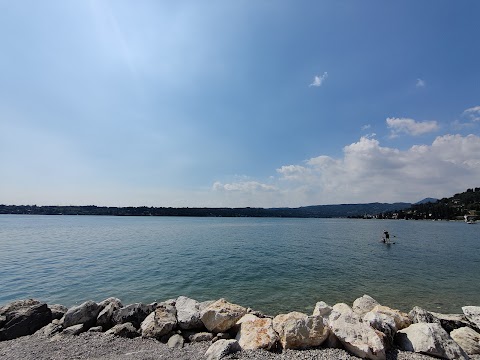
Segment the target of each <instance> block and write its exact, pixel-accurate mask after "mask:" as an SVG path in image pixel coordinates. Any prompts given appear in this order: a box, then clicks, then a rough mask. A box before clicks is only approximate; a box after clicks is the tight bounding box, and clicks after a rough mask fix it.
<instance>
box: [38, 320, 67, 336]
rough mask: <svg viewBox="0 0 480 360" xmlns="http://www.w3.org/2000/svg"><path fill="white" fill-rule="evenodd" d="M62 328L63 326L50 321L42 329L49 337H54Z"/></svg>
mask: <svg viewBox="0 0 480 360" xmlns="http://www.w3.org/2000/svg"><path fill="white" fill-rule="evenodd" d="M62 330H63V327H62V326H60V325H58V324H54V323H50V324H48V325H47V326H45V327H43V328H42V329H41V331H42V332H43V334H44V335H45V336H48V337H52V336H53V335H55V334H58V333H59V332H62Z"/></svg>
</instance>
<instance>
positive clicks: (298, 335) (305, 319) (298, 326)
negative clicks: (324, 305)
mask: <svg viewBox="0 0 480 360" xmlns="http://www.w3.org/2000/svg"><path fill="white" fill-rule="evenodd" d="M273 329H274V330H275V331H276V332H277V333H278V335H279V337H280V342H281V344H282V347H283V348H284V349H305V348H310V347H315V346H320V345H321V344H322V343H323V342H324V341H325V340H326V339H327V338H328V334H329V330H328V328H327V327H326V326H324V324H323V318H322V317H321V316H313V315H312V316H308V315H306V314H303V313H300V312H296V311H294V312H291V313H288V314H280V315H277V316H275V318H274V319H273Z"/></svg>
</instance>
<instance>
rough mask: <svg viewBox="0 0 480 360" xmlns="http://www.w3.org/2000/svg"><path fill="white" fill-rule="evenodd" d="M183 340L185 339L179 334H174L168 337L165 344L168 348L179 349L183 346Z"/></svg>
mask: <svg viewBox="0 0 480 360" xmlns="http://www.w3.org/2000/svg"><path fill="white" fill-rule="evenodd" d="M184 342H185V340H184V339H183V337H182V336H181V335H178V334H175V335H172V336H171V337H170V338H169V339H168V342H167V346H168V347H169V348H170V349H181V348H183V344H184Z"/></svg>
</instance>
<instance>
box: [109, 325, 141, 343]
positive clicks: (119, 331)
mask: <svg viewBox="0 0 480 360" xmlns="http://www.w3.org/2000/svg"><path fill="white" fill-rule="evenodd" d="M105 334H106V335H114V336H120V337H124V338H129V339H133V338H135V337H138V336H140V333H139V332H138V331H137V329H136V328H135V327H134V326H133V324H132V323H128V322H127V323H124V324H117V325H115V326H114V327H112V328H111V329H110V330H108V331H107V332H105Z"/></svg>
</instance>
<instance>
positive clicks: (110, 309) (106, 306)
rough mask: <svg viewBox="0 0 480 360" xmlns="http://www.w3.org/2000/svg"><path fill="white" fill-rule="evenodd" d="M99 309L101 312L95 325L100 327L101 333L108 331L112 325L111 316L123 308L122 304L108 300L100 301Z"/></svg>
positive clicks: (114, 299)
mask: <svg viewBox="0 0 480 360" xmlns="http://www.w3.org/2000/svg"><path fill="white" fill-rule="evenodd" d="M99 305H100V307H102V308H103V310H102V311H100V313H99V314H98V316H97V325H98V326H101V327H102V329H103V331H107V330H108V329H110V328H111V327H112V326H113V325H114V324H113V314H114V313H115V311H117V310H119V309H121V308H122V307H123V305H122V302H121V301H120V300H118V299H116V298H108V299H106V300H104V301H102V302H101V303H100V304H99Z"/></svg>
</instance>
